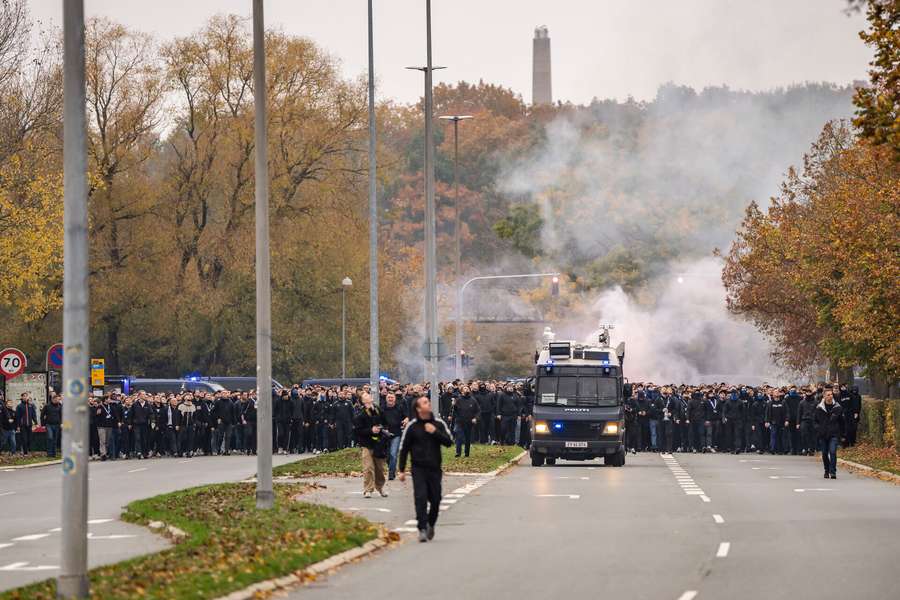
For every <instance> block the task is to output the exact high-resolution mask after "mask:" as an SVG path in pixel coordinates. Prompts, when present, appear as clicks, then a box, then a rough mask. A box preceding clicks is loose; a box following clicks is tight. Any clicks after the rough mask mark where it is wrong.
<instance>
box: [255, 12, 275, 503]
mask: <svg viewBox="0 0 900 600" xmlns="http://www.w3.org/2000/svg"><path fill="white" fill-rule="evenodd" d="M265 35H266V31H265V25H264V21H263V0H253V104H254V112H255V116H254V118H255V121H254V129H255V132H254V133H255V135H256V140H255V144H256V149H255V150H256V157H255V163H254V167H253V169H254V175H255V178H256V197H255V204H256V207H255V208H256V401H257V416H258V419H257V421H258V423H259V426H258V427H257V431H256V444H257V448H256V507H257V508H261V509H268V508H272V506H274V504H275V492H274V490H273V488H272V280H271V276H270V265H269V158H268V147H267V139H268V136H267V130H266V49H265Z"/></svg>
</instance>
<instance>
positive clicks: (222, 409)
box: [210, 396, 234, 427]
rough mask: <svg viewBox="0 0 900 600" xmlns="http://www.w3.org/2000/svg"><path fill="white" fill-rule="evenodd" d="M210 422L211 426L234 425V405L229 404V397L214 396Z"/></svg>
mask: <svg viewBox="0 0 900 600" xmlns="http://www.w3.org/2000/svg"><path fill="white" fill-rule="evenodd" d="M210 416H211V417H212V422H211V423H210V426H211V427H218V426H219V425H234V407H233V406H232V404H231V398H227V397H225V396H221V397H219V398H216V401H215V402H214V403H213V405H212V414H211V415H210Z"/></svg>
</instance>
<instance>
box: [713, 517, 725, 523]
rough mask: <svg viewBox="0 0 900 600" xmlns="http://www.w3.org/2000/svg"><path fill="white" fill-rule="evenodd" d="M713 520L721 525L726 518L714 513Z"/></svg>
mask: <svg viewBox="0 0 900 600" xmlns="http://www.w3.org/2000/svg"><path fill="white" fill-rule="evenodd" d="M713 521H715V522H716V523H718V524H719V525H721V524H722V523H724V522H725V519H723V518H722V515H713Z"/></svg>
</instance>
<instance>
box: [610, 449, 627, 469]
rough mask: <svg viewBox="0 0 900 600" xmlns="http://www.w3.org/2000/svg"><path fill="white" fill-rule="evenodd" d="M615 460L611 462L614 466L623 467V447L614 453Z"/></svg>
mask: <svg viewBox="0 0 900 600" xmlns="http://www.w3.org/2000/svg"><path fill="white" fill-rule="evenodd" d="M615 457H616V462H615V463H613V464H614V466H616V467H624V466H625V449H624V448H623V449H621V450H619V451H618V452H616V454H615Z"/></svg>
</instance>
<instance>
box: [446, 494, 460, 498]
mask: <svg viewBox="0 0 900 600" xmlns="http://www.w3.org/2000/svg"><path fill="white" fill-rule="evenodd" d="M463 496H464V494H444V498H462V497H463Z"/></svg>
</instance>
